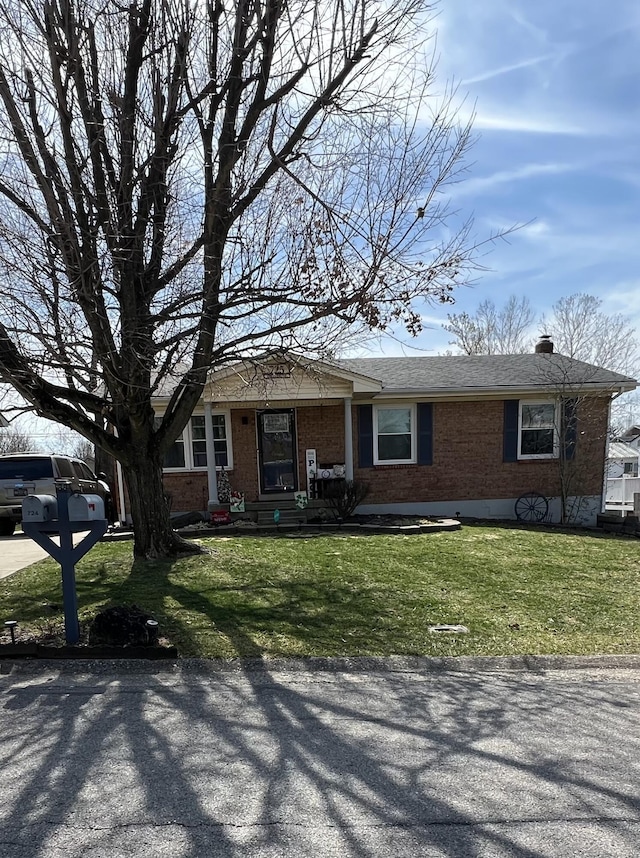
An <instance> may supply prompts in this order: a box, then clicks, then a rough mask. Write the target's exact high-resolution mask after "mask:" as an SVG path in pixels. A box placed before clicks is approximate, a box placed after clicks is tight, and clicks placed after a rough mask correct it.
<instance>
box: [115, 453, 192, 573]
mask: <svg viewBox="0 0 640 858" xmlns="http://www.w3.org/2000/svg"><path fill="white" fill-rule="evenodd" d="M124 478H125V482H126V484H127V490H128V494H129V504H130V507H131V518H132V519H133V535H134V548H133V553H134V556H135V557H136V559H149V560H151V559H154V558H162V557H176V556H177V555H179V554H198V553H200V552H201V549H200V547H199V546H198V545H196V544H195V543H192V542H188V541H187V540H185V539H183V538H182V537H181V536H178V534H177V533H175V531H174V530H173V529H172V527H171V520H170V516H169V505H168V503H167V498H166V496H165V493H164V486H163V484H162V465H161V463H160V462H159V461H156V460H155V459H151V458H149V457H148V456H146V455H140V456H139V457H137V459H136V461H135V462H134V463H133V464H131V465H129V466H128V467H125V468H124Z"/></svg>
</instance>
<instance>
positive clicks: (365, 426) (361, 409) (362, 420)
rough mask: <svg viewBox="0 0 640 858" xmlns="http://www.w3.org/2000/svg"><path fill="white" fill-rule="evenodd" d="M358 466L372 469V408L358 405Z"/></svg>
mask: <svg viewBox="0 0 640 858" xmlns="http://www.w3.org/2000/svg"><path fill="white" fill-rule="evenodd" d="M358 465H359V466H360V467H361V468H372V467H373V406H371V405H358Z"/></svg>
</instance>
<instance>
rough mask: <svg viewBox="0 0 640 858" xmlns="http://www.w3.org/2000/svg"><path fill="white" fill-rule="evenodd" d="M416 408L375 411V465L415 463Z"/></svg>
mask: <svg viewBox="0 0 640 858" xmlns="http://www.w3.org/2000/svg"><path fill="white" fill-rule="evenodd" d="M415 425H416V419H415V406H413V405H408V406H393V407H386V406H385V407H377V408H375V409H374V433H375V450H374V452H375V456H374V463H375V464H376V465H378V464H389V465H393V464H401V463H405V462H415V446H416V445H415Z"/></svg>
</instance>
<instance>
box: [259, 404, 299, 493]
mask: <svg viewBox="0 0 640 858" xmlns="http://www.w3.org/2000/svg"><path fill="white" fill-rule="evenodd" d="M258 453H259V470H260V491H261V493H263V494H270V493H275V492H294V491H295V490H296V489H297V487H298V480H297V473H298V465H297V461H296V423H295V412H294V411H293V409H290V408H281V409H277V410H270V411H259V412H258Z"/></svg>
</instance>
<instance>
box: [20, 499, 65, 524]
mask: <svg viewBox="0 0 640 858" xmlns="http://www.w3.org/2000/svg"><path fill="white" fill-rule="evenodd" d="M57 517H58V501H57V499H56V498H54V496H53V495H28V497H26V498H25V499H24V500H23V501H22V520H23V521H53V520H54V519H56V518H57Z"/></svg>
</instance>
